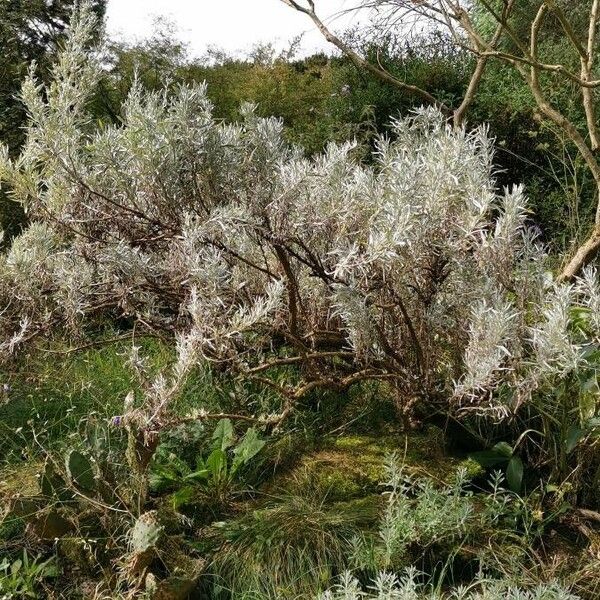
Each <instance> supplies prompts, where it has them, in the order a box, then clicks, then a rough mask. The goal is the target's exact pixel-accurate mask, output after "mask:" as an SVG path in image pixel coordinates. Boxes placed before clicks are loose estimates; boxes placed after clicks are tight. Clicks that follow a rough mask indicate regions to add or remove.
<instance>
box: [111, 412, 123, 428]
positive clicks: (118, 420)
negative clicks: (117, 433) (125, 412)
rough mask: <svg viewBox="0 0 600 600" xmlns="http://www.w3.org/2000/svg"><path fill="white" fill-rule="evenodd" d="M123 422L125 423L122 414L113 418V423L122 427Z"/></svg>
mask: <svg viewBox="0 0 600 600" xmlns="http://www.w3.org/2000/svg"><path fill="white" fill-rule="evenodd" d="M122 423H123V417H122V416H121V415H117V416H116V417H113V418H112V424H113V425H114V426H115V427H120V426H121V424H122Z"/></svg>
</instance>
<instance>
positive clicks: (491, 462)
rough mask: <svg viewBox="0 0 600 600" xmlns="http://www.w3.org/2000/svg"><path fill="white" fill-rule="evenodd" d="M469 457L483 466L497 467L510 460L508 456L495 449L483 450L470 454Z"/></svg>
mask: <svg viewBox="0 0 600 600" xmlns="http://www.w3.org/2000/svg"><path fill="white" fill-rule="evenodd" d="M469 458H472V459H473V460H474V461H476V462H478V463H479V464H480V465H481V466H482V467H495V466H496V465H501V464H503V463H506V462H507V461H508V458H507V457H506V456H504V455H503V454H500V453H498V452H496V451H495V450H481V451H480V452H473V453H471V454H469Z"/></svg>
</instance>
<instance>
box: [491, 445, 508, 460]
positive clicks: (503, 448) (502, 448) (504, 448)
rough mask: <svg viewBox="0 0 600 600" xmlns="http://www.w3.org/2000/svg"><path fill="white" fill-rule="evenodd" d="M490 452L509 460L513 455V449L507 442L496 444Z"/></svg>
mask: <svg viewBox="0 0 600 600" xmlns="http://www.w3.org/2000/svg"><path fill="white" fill-rule="evenodd" d="M492 450H495V451H496V452H497V453H498V454H500V455H501V456H504V457H505V458H510V457H511V456H512V455H513V447H512V446H511V445H510V444H509V443H508V442H498V443H497V444H496V445H495V446H494V447H493V448H492Z"/></svg>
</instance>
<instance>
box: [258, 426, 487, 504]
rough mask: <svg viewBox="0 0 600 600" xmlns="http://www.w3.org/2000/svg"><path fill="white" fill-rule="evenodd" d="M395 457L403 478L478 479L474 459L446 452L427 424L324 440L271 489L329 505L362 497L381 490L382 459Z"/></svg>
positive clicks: (439, 434)
mask: <svg viewBox="0 0 600 600" xmlns="http://www.w3.org/2000/svg"><path fill="white" fill-rule="evenodd" d="M392 454H393V455H395V456H396V457H397V458H398V459H399V460H400V461H401V462H402V463H403V465H404V469H405V471H406V473H407V475H414V476H425V477H430V478H432V479H434V480H436V481H439V482H447V481H448V480H450V479H452V478H453V477H454V476H455V475H456V473H457V471H458V469H459V468H465V469H466V470H467V473H468V476H469V478H473V477H475V476H477V475H479V474H480V473H481V472H482V471H481V467H480V466H479V465H478V464H477V463H475V462H474V461H472V460H470V459H468V458H465V457H461V456H454V455H451V454H449V453H448V452H447V450H446V448H445V445H444V436H443V432H442V431H441V430H440V429H438V428H437V427H434V426H430V427H428V428H426V429H425V430H422V431H412V432H408V433H402V432H397V433H390V432H385V433H382V434H376V433H372V434H366V433H356V434H354V433H353V434H344V435H340V436H337V437H334V436H331V437H326V438H324V439H323V440H322V441H321V443H320V444H318V446H317V447H316V448H315V449H314V450H313V451H311V452H309V453H307V454H304V455H302V456H300V457H299V458H298V460H297V462H296V464H294V465H293V467H291V468H289V469H287V470H286V471H285V472H283V473H282V474H281V475H280V476H279V477H275V478H273V480H272V481H271V482H270V484H269V487H270V488H274V489H276V488H281V489H283V490H291V491H297V490H300V489H310V490H313V492H315V493H320V494H323V495H324V496H326V497H327V498H328V499H329V500H330V501H332V502H334V501H340V500H348V499H354V498H360V497H364V496H367V495H371V494H373V493H377V492H378V490H380V486H381V483H382V482H383V481H385V477H386V473H385V461H386V459H387V458H388V457H389V456H391V455H392Z"/></svg>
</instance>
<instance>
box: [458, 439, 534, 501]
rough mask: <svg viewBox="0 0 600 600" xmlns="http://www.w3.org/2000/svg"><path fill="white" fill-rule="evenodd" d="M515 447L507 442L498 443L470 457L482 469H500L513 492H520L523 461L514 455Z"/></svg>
mask: <svg viewBox="0 0 600 600" xmlns="http://www.w3.org/2000/svg"><path fill="white" fill-rule="evenodd" d="M515 449H516V445H515V446H511V445H510V444H509V443H507V442H498V443H497V444H495V445H494V446H493V447H492V448H490V449H489V450H481V451H479V452H473V453H471V454H470V457H471V458H472V459H473V460H475V461H477V462H478V463H479V464H480V465H481V466H482V467H485V468H489V467H497V468H502V469H503V470H504V471H505V474H506V482H507V483H508V487H509V488H510V489H511V490H512V491H513V492H516V493H518V492H520V491H521V488H522V485H523V471H524V467H523V461H522V460H521V459H520V458H519V456H517V455H516V454H515Z"/></svg>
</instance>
